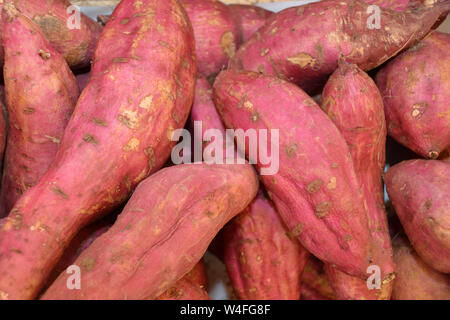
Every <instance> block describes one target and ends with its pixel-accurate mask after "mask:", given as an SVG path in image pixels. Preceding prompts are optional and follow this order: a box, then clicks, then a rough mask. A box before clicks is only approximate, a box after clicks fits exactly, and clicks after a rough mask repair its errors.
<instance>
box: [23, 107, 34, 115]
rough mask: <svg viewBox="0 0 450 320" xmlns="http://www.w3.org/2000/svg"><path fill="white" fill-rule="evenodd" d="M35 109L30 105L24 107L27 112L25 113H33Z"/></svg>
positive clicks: (24, 111)
mask: <svg viewBox="0 0 450 320" xmlns="http://www.w3.org/2000/svg"><path fill="white" fill-rule="evenodd" d="M35 111H36V110H35V109H34V108H30V107H28V108H25V109H23V113H25V114H33V113H34V112H35Z"/></svg>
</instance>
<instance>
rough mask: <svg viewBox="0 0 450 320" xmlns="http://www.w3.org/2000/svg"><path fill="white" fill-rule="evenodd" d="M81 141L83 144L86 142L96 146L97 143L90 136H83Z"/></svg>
mask: <svg viewBox="0 0 450 320" xmlns="http://www.w3.org/2000/svg"><path fill="white" fill-rule="evenodd" d="M83 140H84V141H85V142H87V143H92V144H94V145H97V144H98V141H97V140H95V138H94V137H93V136H92V135H90V134H85V135H84V137H83Z"/></svg>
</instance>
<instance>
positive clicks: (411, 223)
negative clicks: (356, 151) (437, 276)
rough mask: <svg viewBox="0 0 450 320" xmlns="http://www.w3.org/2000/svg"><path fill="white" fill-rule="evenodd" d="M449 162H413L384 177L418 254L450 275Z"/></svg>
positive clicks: (398, 167)
mask: <svg viewBox="0 0 450 320" xmlns="http://www.w3.org/2000/svg"><path fill="white" fill-rule="evenodd" d="M449 177H450V163H448V162H445V161H440V160H410V161H404V162H402V163H400V164H397V165H395V166H393V167H392V168H390V169H389V170H388V172H387V173H386V175H385V179H384V180H385V183H386V188H387V192H388V194H389V198H390V199H391V202H392V204H393V206H394V208H395V211H396V212H397V215H398V217H399V219H400V222H401V223H402V226H403V229H404V230H405V233H406V235H407V236H408V238H409V240H410V242H411V244H412V246H413V247H414V249H415V251H416V252H417V254H418V255H419V256H420V257H421V258H422V259H423V260H424V261H425V263H427V264H428V265H429V266H431V267H432V268H434V269H435V270H437V271H440V272H443V273H450V231H449V230H450V215H449V212H450V180H449Z"/></svg>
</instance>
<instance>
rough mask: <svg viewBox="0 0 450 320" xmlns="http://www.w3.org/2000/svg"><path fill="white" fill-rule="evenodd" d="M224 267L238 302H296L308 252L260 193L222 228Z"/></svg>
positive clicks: (270, 203) (298, 297)
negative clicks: (292, 235) (293, 236)
mask: <svg viewBox="0 0 450 320" xmlns="http://www.w3.org/2000/svg"><path fill="white" fill-rule="evenodd" d="M224 241H225V242H224V243H225V250H224V251H225V252H224V254H225V265H226V267H227V271H228V275H229V277H230V280H231V283H232V285H233V289H234V291H235V293H236V296H237V297H238V298H239V299H241V300H299V299H300V277H301V274H302V272H303V269H304V268H305V264H306V262H307V261H308V257H309V252H308V251H306V250H305V249H304V248H303V247H302V246H301V245H300V244H299V243H298V241H297V239H295V238H292V237H291V235H290V234H289V232H288V230H287V229H286V227H285V226H284V224H283V222H282V221H281V218H280V217H279V215H278V213H277V211H276V210H275V208H274V205H273V204H272V202H271V201H270V200H269V199H267V198H266V197H265V195H264V194H263V192H262V191H260V192H259V195H258V196H257V198H256V199H255V200H254V201H253V202H252V204H251V205H250V206H249V207H248V208H247V209H246V210H245V211H244V212H242V213H241V214H240V215H239V216H237V217H236V218H234V219H233V220H232V221H231V222H230V223H229V224H228V225H227V226H226V227H225V229H224Z"/></svg>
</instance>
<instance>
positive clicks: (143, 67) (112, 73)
mask: <svg viewBox="0 0 450 320" xmlns="http://www.w3.org/2000/svg"><path fill="white" fill-rule="evenodd" d="M137 3H138V4H139V5H136V1H134V0H123V1H122V2H121V3H120V4H119V5H118V6H117V7H116V9H115V11H114V13H113V16H112V18H111V20H110V21H109V22H108V24H107V26H106V27H105V28H104V29H103V32H102V35H101V36H100V40H99V42H98V46H97V50H96V53H95V59H94V64H93V66H92V70H91V80H90V82H89V84H88V86H87V88H86V89H85V90H84V91H83V93H82V94H81V96H80V99H79V100H78V103H77V106H76V108H75V112H74V114H73V115H72V118H71V119H70V121H69V124H68V126H67V128H66V131H65V133H64V137H63V139H62V142H61V145H60V148H59V150H58V153H57V155H56V158H55V161H54V162H53V163H52V165H51V167H50V168H49V170H48V171H47V173H46V174H45V175H44V177H43V178H42V179H41V180H40V182H39V183H38V184H37V185H36V186H35V187H33V188H32V189H30V190H28V192H27V193H26V195H24V196H23V197H22V198H21V199H20V200H19V201H18V202H17V203H16V206H15V207H14V208H13V209H12V211H11V213H10V215H9V217H8V221H7V223H6V224H5V225H4V226H3V228H2V230H0V271H1V272H0V293H2V296H3V297H6V298H8V299H26V298H33V297H34V296H35V295H36V294H37V293H38V292H39V289H40V287H41V286H42V284H43V283H44V281H45V278H46V277H47V275H48V274H49V272H50V271H51V269H52V268H53V267H54V265H55V264H56V262H57V261H58V259H59V257H60V256H61V254H62V250H63V248H64V247H65V246H67V245H68V243H69V242H70V240H71V239H72V237H73V236H74V235H75V234H76V233H77V232H78V231H79V230H80V229H81V228H82V227H83V226H84V225H86V224H88V223H90V222H91V221H93V220H95V219H97V218H99V217H101V216H102V215H103V214H105V213H106V212H109V211H111V210H112V209H113V208H115V207H117V206H118V205H119V204H120V203H122V202H123V201H124V200H126V199H127V198H128V197H129V195H130V193H131V192H132V191H133V190H134V188H135V187H136V185H137V184H138V183H139V182H140V181H142V180H143V179H145V178H146V177H147V176H148V175H150V174H151V173H153V172H155V171H157V170H158V169H159V168H161V167H162V166H163V165H164V163H165V162H166V160H167V159H168V157H169V156H170V153H171V150H172V147H173V146H174V144H175V142H172V141H171V138H172V132H173V130H175V129H178V128H183V127H184V125H185V123H186V120H187V117H188V114H189V111H190V108H191V106H192V101H193V95H194V85H195V74H196V67H195V66H196V65H195V54H194V52H195V49H194V45H195V44H194V37H193V31H192V28H191V25H190V23H189V19H188V18H187V16H186V14H185V12H184V10H183V9H182V7H181V6H180V5H179V3H178V1H176V0H170V1H168V0H155V1H146V2H142V1H138V2H137ZM157 26H164V27H163V28H157ZM44 231H45V232H44ZM14 248H15V249H17V250H15V251H12V250H11V249H14Z"/></svg>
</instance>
